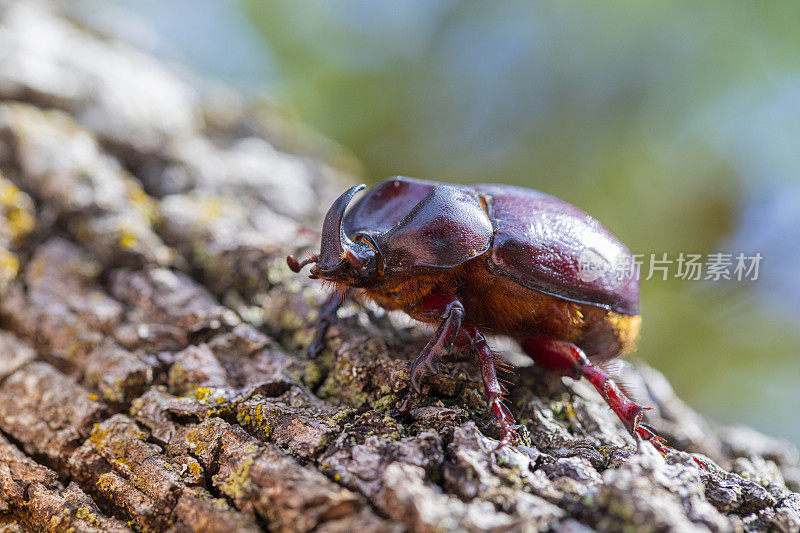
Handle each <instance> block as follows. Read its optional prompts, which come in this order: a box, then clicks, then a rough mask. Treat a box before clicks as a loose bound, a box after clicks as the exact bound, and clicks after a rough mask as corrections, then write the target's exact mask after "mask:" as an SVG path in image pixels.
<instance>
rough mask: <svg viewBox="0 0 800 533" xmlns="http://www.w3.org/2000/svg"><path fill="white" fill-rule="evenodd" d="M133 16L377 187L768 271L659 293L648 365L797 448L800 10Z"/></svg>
mask: <svg viewBox="0 0 800 533" xmlns="http://www.w3.org/2000/svg"><path fill="white" fill-rule="evenodd" d="M124 5H125V7H126V8H128V9H130V8H133V9H135V10H137V11H138V12H139V14H140V15H141V16H143V17H144V18H145V19H147V21H148V22H149V23H150V24H153V25H154V26H155V27H156V29H157V31H158V33H159V35H160V38H161V39H162V41H163V42H162V45H163V48H164V50H165V53H167V54H172V55H174V56H175V57H177V58H179V59H180V60H182V61H184V62H186V63H188V64H189V65H190V66H192V67H194V68H195V69H197V70H201V71H203V72H205V73H210V74H212V75H215V76H217V77H220V78H222V79H224V80H225V81H227V82H228V83H231V84H233V85H235V86H238V87H239V88H243V89H245V90H248V91H250V92H252V93H255V94H267V93H268V94H270V95H271V98H273V99H277V101H278V102H279V103H280V105H281V106H282V107H284V108H286V109H287V110H289V112H290V113H293V114H295V115H296V116H297V117H299V119H300V120H301V121H303V122H305V123H307V124H308V125H310V126H312V127H314V128H315V129H317V130H318V131H320V132H321V133H323V134H324V135H326V136H328V137H330V138H332V139H334V140H335V141H337V142H338V143H340V144H341V145H342V146H344V147H345V148H346V149H348V150H351V151H352V152H353V153H354V154H355V155H356V156H357V157H358V158H359V159H360V160H361V161H362V162H363V164H364V169H365V170H364V176H363V178H364V179H366V180H367V181H371V182H376V181H379V180H381V179H383V178H384V177H386V176H390V175H394V174H404V175H410V176H416V177H421V178H429V179H439V180H450V181H457V182H464V183H468V182H476V181H495V182H505V183H512V184H518V185H524V186H528V187H532V188H536V189H540V190H542V191H545V192H548V193H551V194H554V195H556V196H559V197H561V198H563V199H565V200H567V201H569V202H571V203H574V204H576V205H578V206H580V207H582V208H583V209H585V210H586V211H588V212H589V213H590V214H592V215H594V216H595V217H597V218H598V219H600V220H601V221H602V222H603V223H604V224H605V225H606V226H608V227H609V228H610V229H611V230H612V231H614V232H615V233H616V234H617V235H618V236H619V237H620V238H621V239H622V240H623V241H624V242H625V243H627V244H628V246H629V247H630V248H631V249H632V250H633V251H634V252H637V253H644V254H650V253H657V254H659V255H660V254H661V253H664V252H666V253H668V254H670V257H675V256H677V254H678V253H680V252H684V253H703V254H706V253H712V252H717V251H724V252H731V253H737V252H746V253H748V254H752V253H755V252H760V253H761V254H762V256H763V257H764V259H763V261H762V263H761V270H760V273H759V279H758V281H757V282H755V283H744V282H714V283H712V282H702V281H679V280H674V279H673V280H669V281H661V280H660V279H658V280H650V281H644V282H643V284H642V285H643V286H642V289H643V294H642V303H643V315H644V329H643V337H642V342H641V344H640V348H639V351H638V352H637V354H636V355H635V357H640V358H642V359H644V360H646V361H648V362H649V363H650V364H651V365H653V366H655V367H656V368H658V369H660V370H661V371H663V372H664V373H665V374H666V375H667V377H668V378H669V379H670V381H671V382H672V384H673V386H674V387H675V389H676V390H677V392H678V394H679V395H680V396H681V397H683V398H684V399H685V400H686V401H687V402H689V403H690V404H691V405H693V406H694V407H695V408H697V409H699V410H700V411H701V412H703V413H706V414H708V415H711V416H713V417H715V418H716V419H718V420H720V421H722V422H727V423H736V422H742V423H748V424H752V425H754V426H756V427H758V428H760V429H762V430H763V431H765V432H768V433H771V434H775V435H781V436H784V437H786V438H788V439H790V440H792V441H794V442H795V443H798V444H800V417H798V416H797V414H796V412H795V411H794V409H795V407H794V406H797V405H800V387H799V386H798V384H799V383H800V317H798V308H800V268H799V265H800V146H799V145H800V31H798V21H800V4H798V3H789V2H786V3H781V2H777V3H769V4H763V3H757V2H741V3H730V2H703V3H699V2H675V1H670V2H666V1H655V2H647V3H624V2H611V3H608V2H603V3H597V2H589V1H582V2H580V1H579V2H570V3H560V2H529V1H528V2H496V3H489V2H481V1H466V2H456V1H443V0H439V1H430V0H429V1H410V2H403V3H400V2H374V1H367V0H340V1H337V2H325V1H322V0H292V1H291V2H286V1H279V0H244V1H240V2H233V3H227V2H220V1H212V0H198V1H190V0H160V1H157V0H139V1H137V2H125V3H124ZM670 272H671V273H673V272H675V270H674V269H672V270H671V271H670Z"/></svg>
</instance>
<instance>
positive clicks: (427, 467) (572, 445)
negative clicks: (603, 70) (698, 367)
mask: <svg viewBox="0 0 800 533" xmlns="http://www.w3.org/2000/svg"><path fill="white" fill-rule="evenodd" d="M58 5H60V4H55V5H53V4H49V3H38V2H31V1H25V2H8V1H4V2H0V42H1V43H3V46H4V48H5V49H4V50H0V99H1V100H2V101H1V102H0V173H1V174H2V178H0V214H2V216H1V217H0V228H1V229H2V231H0V291H2V292H1V293H0V294H2V296H1V298H2V300H0V320H2V330H0V528H2V530H4V531H24V530H37V531H43V530H56V531H126V530H129V529H134V530H142V531H163V530H170V531H231V530H236V531H258V530H270V531H312V530H314V531H462V530H467V531H546V530H560V531H591V530H593V529H597V530H613V531H619V530H637V531H638V530H642V531H709V530H710V531H745V530H746V531H751V530H752V531H756V530H770V529H771V530H778V531H787V532H788V531H798V530H799V529H800V495H799V494H798V493H797V491H798V489H800V470H798V452H797V450H796V449H795V448H793V447H792V446H790V445H789V444H788V443H785V442H783V441H780V440H777V439H773V438H770V437H766V436H764V435H761V434H759V433H757V432H756V431H754V430H752V429H748V428H732V427H720V426H718V425H715V424H713V423H711V422H708V421H706V420H704V419H703V418H702V417H700V416H699V415H697V414H696V413H694V412H693V411H692V410H691V409H690V408H689V407H687V406H686V405H685V404H683V403H682V402H681V401H680V400H679V399H678V398H676V397H675V395H674V394H673V392H672V390H671V388H670V386H669V384H668V383H667V382H666V380H665V379H664V378H663V376H661V375H660V374H659V373H658V372H657V371H655V370H653V369H651V368H649V367H647V366H646V365H644V364H642V363H638V364H636V365H635V366H633V367H632V368H631V369H629V372H628V374H629V375H628V381H632V382H633V383H634V384H635V385H636V386H637V387H636V388H637V389H639V390H641V391H645V398H642V399H643V400H644V401H645V402H646V403H648V404H649V405H651V406H652V407H653V409H652V410H650V411H648V413H647V415H646V416H647V419H648V422H649V423H650V424H652V425H653V426H654V427H655V428H656V429H657V430H658V432H659V433H660V434H661V435H663V436H664V437H666V438H667V439H668V441H669V442H670V443H671V444H672V445H674V446H675V447H676V448H677V449H680V450H686V451H689V452H694V453H700V454H703V455H705V456H706V457H708V458H709V459H710V461H709V464H710V467H709V469H708V470H702V469H699V468H698V467H697V466H696V465H695V463H694V462H693V461H692V459H691V458H690V456H689V455H688V454H686V453H674V454H672V455H671V456H670V457H669V458H668V459H666V460H665V459H664V458H662V457H661V456H660V455H658V454H657V453H656V452H655V451H654V450H653V449H652V447H650V446H649V445H643V444H640V445H638V446H637V445H636V444H635V443H634V442H633V441H632V440H631V439H630V437H629V436H628V435H627V433H626V431H625V429H624V428H623V427H622V425H621V424H620V422H619V421H618V420H617V419H616V418H615V417H614V416H613V414H612V413H611V412H610V411H609V410H608V409H607V408H606V407H605V405H604V403H603V401H602V400H601V398H600V397H599V396H598V395H597V394H596V393H595V392H594V391H593V390H591V389H590V387H589V386H587V385H586V384H584V383H580V382H573V381H571V380H568V379H564V380H561V379H558V378H554V377H552V376H549V375H547V374H544V373H542V372H539V371H538V370H537V369H536V368H533V367H526V368H520V369H518V370H517V373H516V376H515V377H514V378H513V379H514V381H515V382H516V383H515V384H514V385H513V387H512V393H511V405H512V410H513V412H514V413H515V414H516V415H517V417H518V418H519V420H520V422H521V423H522V425H523V427H522V429H521V430H520V432H519V435H518V439H517V441H516V442H515V444H514V445H512V446H508V447H506V448H504V449H502V450H500V451H494V447H495V441H494V440H493V439H495V438H497V437H499V435H498V433H499V429H498V427H497V426H496V424H495V422H494V421H493V419H492V416H491V414H490V413H489V412H488V411H487V409H486V404H485V402H484V399H483V397H482V392H481V386H480V379H479V374H478V371H477V367H476V365H475V363H474V362H473V361H469V360H459V361H453V362H443V365H442V372H441V373H440V374H439V375H437V376H434V377H431V378H429V379H428V380H427V381H426V384H425V389H426V392H427V393H428V395H427V397H425V398H421V399H419V400H418V402H417V404H416V407H415V409H414V410H413V411H412V413H411V414H412V416H411V420H409V421H404V422H402V423H401V422H398V421H395V420H394V419H392V418H391V417H390V416H389V412H390V411H391V409H392V408H393V407H394V406H395V405H396V404H397V402H398V401H399V400H400V398H401V397H402V392H403V390H404V389H405V387H407V386H408V381H407V378H408V373H407V368H408V365H409V363H410V362H411V361H412V360H413V357H414V356H415V355H416V354H417V353H418V351H419V350H420V349H421V348H422V347H423V346H424V345H425V342H426V340H427V338H426V335H427V334H428V333H426V332H425V331H423V330H421V329H420V328H419V327H417V326H415V325H413V324H410V323H408V322H404V321H403V320H402V318H398V317H390V316H386V315H384V314H382V313H380V312H379V311H377V310H374V309H373V310H365V309H363V308H357V307H355V306H353V307H346V308H345V309H342V310H341V311H340V321H339V323H338V324H337V325H335V326H334V327H333V328H332V329H331V332H330V334H329V336H328V348H327V349H326V350H324V351H323V353H322V354H321V355H320V356H319V357H318V358H317V359H315V360H310V359H309V358H308V357H307V356H306V355H305V348H306V347H307V345H308V344H309V343H310V342H311V340H312V338H313V333H314V330H313V321H314V319H315V317H316V314H317V311H318V308H319V306H320V304H321V303H322V301H323V299H324V296H325V295H324V293H323V291H322V290H321V288H320V287H319V286H318V284H317V283H315V282H311V281H309V280H307V279H305V276H302V275H295V274H293V273H292V272H290V271H289V269H288V268H287V267H286V265H285V259H284V258H285V255H286V253H287V252H290V251H296V250H297V249H301V250H302V249H304V248H308V249H309V250H313V249H314V248H315V247H316V246H317V245H318V238H319V236H318V233H317V230H318V228H319V227H320V220H321V217H322V215H323V212H324V210H325V208H326V207H327V206H328V205H330V202H331V201H332V199H333V198H334V197H335V196H336V193H337V192H338V191H340V190H341V189H343V187H344V186H345V185H346V184H347V183H349V182H350V181H352V180H353V178H352V177H351V176H350V175H349V174H348V172H347V170H346V168H347V165H342V164H339V165H338V166H334V165H332V164H331V161H333V160H338V161H340V163H341V161H342V157H340V156H341V153H338V152H334V151H332V149H331V148H330V147H329V146H326V145H323V144H321V143H319V142H318V141H309V140H308V137H307V136H305V135H304V134H303V131H302V129H301V128H299V127H297V126H295V125H293V124H291V123H289V122H286V121H283V120H281V119H280V118H279V116H278V115H277V114H276V113H274V112H271V111H270V110H269V109H267V108H257V107H252V106H251V105H249V104H247V103H246V102H245V101H243V100H241V99H240V98H239V97H238V96H236V95H235V94H232V93H231V92H230V91H228V90H226V89H223V88H219V87H216V86H213V85H209V84H208V83H206V82H200V81H198V80H189V79H187V78H186V77H185V76H183V77H182V76H180V75H178V74H176V73H175V72H174V71H173V70H171V69H170V68H168V67H167V66H165V65H164V64H162V63H160V62H159V61H158V60H156V59H155V58H153V57H152V56H150V55H148V54H147V53H145V52H143V51H141V50H139V49H137V48H135V47H134V46H133V45H131V44H127V43H125V42H124V41H121V40H120V39H118V38H116V37H114V36H112V35H107V34H104V33H103V32H101V31H98V30H97V29H96V28H95V29H94V30H91V31H90V30H88V29H87V27H86V25H85V24H83V23H76V22H75V21H74V20H73V19H71V18H69V17H68V16H67V15H65V14H63V13H61V12H60V11H59V9H60V8H58V7H56V6H58ZM509 350H510V352H511V353H510V356H511V357H513V356H514V349H513V348H509Z"/></svg>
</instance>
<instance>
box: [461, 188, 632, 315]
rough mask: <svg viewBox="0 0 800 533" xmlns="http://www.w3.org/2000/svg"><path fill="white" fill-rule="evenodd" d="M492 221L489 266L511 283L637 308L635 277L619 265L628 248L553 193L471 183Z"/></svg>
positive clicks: (626, 261) (627, 310) (576, 298)
mask: <svg viewBox="0 0 800 533" xmlns="http://www.w3.org/2000/svg"><path fill="white" fill-rule="evenodd" d="M474 189H475V190H476V191H478V193H479V194H481V195H482V196H483V197H484V199H485V201H486V205H487V209H488V212H489V218H490V220H491V222H492V226H493V227H494V240H493V243H492V248H491V251H490V254H489V267H490V268H492V269H493V270H494V271H495V272H497V273H499V274H501V275H504V276H508V277H509V278H511V279H512V280H514V281H515V282H516V283H519V284H520V285H522V286H524V287H527V288H529V289H533V290H535V291H539V292H543V293H545V294H550V295H554V296H557V297H559V298H564V299H566V300H570V301H573V302H579V303H585V304H589V305H595V306H600V307H603V308H606V309H609V310H612V311H615V312H617V313H622V314H625V315H637V314H638V313H639V283H638V280H637V279H636V278H635V277H633V276H627V275H624V274H625V273H624V271H623V269H625V267H626V266H627V265H628V264H629V262H630V260H631V255H630V252H629V251H628V249H627V247H625V245H624V244H622V243H621V242H620V241H619V240H618V239H617V238H616V237H615V236H614V235H613V234H612V233H611V232H610V231H609V230H607V229H606V228H605V227H604V226H603V225H602V224H600V222H598V221H597V220H595V219H594V218H592V217H591V216H589V215H587V214H586V213H585V212H583V211H582V210H580V209H578V208H577V207H575V206H573V205H570V204H568V203H566V202H564V201H562V200H559V199H558V198H555V197H554V196H550V195H547V194H544V193H541V192H538V191H533V190H530V189H524V188H522V187H513V186H509V185H476V186H475V187H474Z"/></svg>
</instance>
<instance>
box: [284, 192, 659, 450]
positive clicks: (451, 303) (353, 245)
mask: <svg viewBox="0 0 800 533" xmlns="http://www.w3.org/2000/svg"><path fill="white" fill-rule="evenodd" d="M363 188H364V185H358V186H355V187H352V188H350V189H349V190H347V191H346V192H345V193H344V194H342V195H341V196H340V197H339V198H338V199H337V200H336V201H335V202H334V203H333V205H332V206H331V208H330V210H329V211H328V213H327V215H326V217H325V222H324V224H323V228H322V244H321V247H320V253H319V255H318V256H312V257H310V258H309V259H307V260H306V261H303V262H302V263H299V262H298V261H296V260H295V259H294V258H293V257H291V256H289V257H288V258H287V262H288V264H289V267H290V268H291V269H292V270H294V271H295V272H299V271H300V269H301V268H302V267H303V266H305V265H306V264H309V263H314V266H313V267H312V268H311V276H310V277H311V278H314V279H324V280H327V281H330V282H333V283H334V284H335V285H336V286H337V288H338V289H339V290H337V291H335V292H334V294H333V295H332V296H331V298H330V300H329V301H328V303H327V304H326V305H325V307H324V309H323V310H322V313H321V318H320V322H319V329H318V331H317V336H316V339H315V340H314V342H313V343H312V345H311V346H310V348H309V351H310V353H311V354H312V355H313V354H316V353H317V352H318V351H319V350H320V349H321V348H322V346H323V341H324V336H325V333H326V331H327V329H328V327H329V326H330V325H331V324H332V323H333V321H334V320H335V318H336V310H337V309H338V307H339V306H340V305H341V304H342V302H343V301H344V300H345V299H346V298H347V297H348V295H355V296H358V297H359V298H365V299H369V300H372V301H374V302H376V303H377V304H378V305H380V306H382V307H384V308H385V309H387V310H389V311H403V312H405V313H407V314H408V315H409V316H411V317H412V318H414V319H416V320H419V321H422V322H428V323H432V324H435V325H436V326H438V329H437V330H436V333H435V334H434V336H433V338H432V339H431V340H430V342H429V343H428V345H427V346H426V347H425V348H424V349H423V351H422V353H420V355H419V357H417V359H416V361H414V364H413V366H412V369H411V387H410V389H409V392H408V395H407V396H406V398H405V400H404V401H403V402H402V403H401V404H400V406H398V409H397V413H398V414H400V415H404V414H407V413H408V412H409V411H410V409H411V403H412V399H413V397H414V395H415V394H417V393H419V392H420V383H421V379H422V377H423V375H424V374H425V372H426V371H431V372H435V371H436V366H437V365H436V360H437V359H438V358H439V357H441V356H442V355H444V354H446V353H448V352H449V351H450V350H453V349H457V350H468V351H469V350H471V351H473V352H474V353H475V354H476V355H477V357H478V360H479V363H480V369H481V374H482V377H483V384H484V390H485V392H486V398H487V401H488V403H489V405H490V408H491V409H492V410H493V411H494V413H495V415H496V417H497V420H498V421H499V423H500V425H501V427H502V428H503V432H504V436H503V439H502V441H501V445H503V444H505V443H507V442H508V441H509V440H510V439H511V437H512V435H513V431H514V429H513V428H514V418H513V416H512V415H511V412H510V411H509V410H508V408H507V407H506V406H505V405H504V403H503V394H504V391H503V388H502V387H501V385H500V383H499V382H498V380H497V375H496V368H495V365H496V363H497V357H496V356H495V355H494V354H493V353H492V351H491V349H490V348H489V345H488V344H487V342H486V339H485V338H484V332H486V333H492V334H501V335H507V336H509V337H511V338H513V339H515V340H516V341H517V342H518V343H519V345H520V347H521V348H522V349H523V351H524V352H525V353H526V354H528V355H529V356H530V357H531V358H532V359H533V360H534V361H535V362H536V364H538V365H541V366H543V367H545V368H547V369H549V370H552V371H554V372H557V373H559V374H562V375H566V376H570V377H572V378H575V379H579V378H581V377H585V378H587V380H588V381H589V382H590V383H591V384H592V385H593V386H594V387H595V388H596V389H597V390H598V392H599V393H600V394H601V395H602V396H603V398H604V399H605V400H606V402H607V403H608V405H609V407H611V409H612V410H613V411H614V413H616V414H617V416H618V417H619V418H620V420H621V421H622V423H623V424H624V425H625V427H626V428H627V430H628V431H629V432H630V433H631V435H633V436H634V438H637V439H643V440H647V441H649V442H651V443H652V444H653V445H654V446H655V447H656V448H657V449H658V450H659V451H661V452H662V453H666V452H667V450H669V448H667V447H666V446H665V444H664V442H663V440H662V439H660V438H659V437H658V436H657V435H656V434H655V433H654V432H653V431H652V430H651V429H650V428H649V427H647V426H645V425H643V424H642V423H641V422H640V419H641V417H642V413H643V411H644V410H645V408H644V407H642V406H641V405H638V404H637V403H635V402H634V401H632V400H631V399H629V398H628V396H627V395H626V394H625V393H624V392H623V391H622V390H621V389H620V388H619V387H618V386H617V384H616V383H615V382H614V380H613V379H612V378H611V377H610V376H609V375H608V374H607V373H606V372H605V371H604V369H603V366H602V365H601V363H605V362H608V361H610V360H612V359H614V358H617V357H619V356H621V355H624V354H625V353H627V352H629V351H631V350H632V349H633V348H634V343H635V341H636V338H637V336H638V333H639V326H640V324H641V317H640V315H639V283H638V279H636V277H634V276H630V275H621V274H622V273H621V271H620V269H621V268H625V265H626V262H629V261H630V260H631V256H630V252H629V251H628V249H627V248H626V247H625V245H623V244H622V243H621V242H620V241H619V240H618V239H617V238H616V237H614V235H613V234H611V232H610V231H608V230H607V229H606V228H605V227H603V226H602V225H601V224H600V223H599V222H598V221H597V220H595V219H594V218H592V217H590V216H589V215H587V214H586V213H584V212H583V211H581V210H580V209H578V208H577V207H574V206H572V205H570V204H568V203H566V202H563V201H561V200H559V199H558V198H555V197H553V196H549V195H547V194H544V193H541V192H537V191H533V190H530V189H525V188H521V187H512V186H508V185H473V186H464V185H451V184H443V183H437V182H433V181H424V180H418V179H412V178H405V177H396V178H392V179H389V180H387V181H385V182H383V183H381V184H380V185H377V186H376V187H374V188H372V189H371V190H370V191H368V192H367V193H366V194H365V195H364V196H362V197H361V198H360V199H359V200H358V201H356V202H355V203H354V204H353V205H352V207H350V209H349V210H348V209H347V208H348V206H349V204H350V203H351V201H352V200H353V197H354V196H355V195H356V193H357V192H358V191H360V190H361V189H363ZM355 292H357V293H358V294H354V293H355Z"/></svg>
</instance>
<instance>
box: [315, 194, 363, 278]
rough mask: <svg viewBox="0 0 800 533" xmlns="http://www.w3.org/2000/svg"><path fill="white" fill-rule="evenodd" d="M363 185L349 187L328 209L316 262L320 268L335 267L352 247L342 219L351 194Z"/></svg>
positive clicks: (351, 196) (351, 197)
mask: <svg viewBox="0 0 800 533" xmlns="http://www.w3.org/2000/svg"><path fill="white" fill-rule="evenodd" d="M364 187H366V185H364V184H363V183H362V184H361V185H356V186H354V187H350V188H349V189H347V190H346V191H345V192H344V193H343V194H342V195H341V196H340V197H339V198H337V199H336V201H335V202H333V205H332V206H331V208H330V209H328V214H327V215H325V222H324V223H323V224H322V246H321V247H320V248H321V249H320V256H319V263H318V264H319V265H320V267H321V268H333V267H335V266H336V265H338V264H339V263H340V262H341V261H342V257H343V256H344V254H345V252H346V251H347V250H350V249H352V247H353V241H351V240H350V238H349V237H348V236H347V235H346V234H345V232H344V229H343V228H342V219H343V218H344V212H345V210H346V209H347V206H348V204H349V203H350V201H351V200H352V199H353V196H355V195H356V193H357V192H358V191H360V190H361V189H363V188H364Z"/></svg>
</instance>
